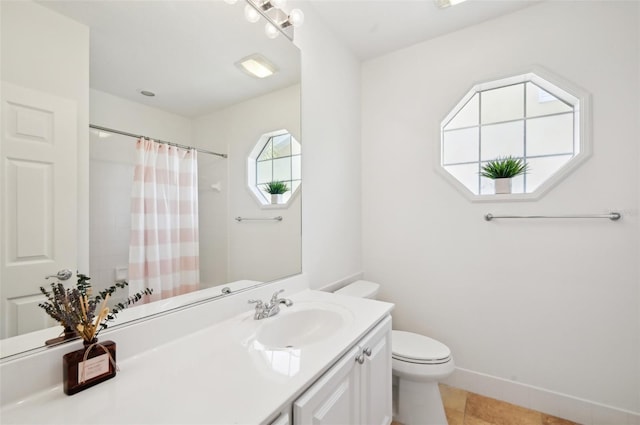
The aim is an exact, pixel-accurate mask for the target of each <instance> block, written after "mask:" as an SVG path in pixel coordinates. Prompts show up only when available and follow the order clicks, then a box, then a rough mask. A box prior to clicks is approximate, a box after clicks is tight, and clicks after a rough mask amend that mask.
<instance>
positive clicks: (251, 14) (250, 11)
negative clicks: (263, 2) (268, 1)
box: [244, 5, 260, 24]
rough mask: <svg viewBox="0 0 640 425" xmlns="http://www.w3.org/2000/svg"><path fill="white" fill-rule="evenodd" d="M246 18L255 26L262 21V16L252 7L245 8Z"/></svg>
mask: <svg viewBox="0 0 640 425" xmlns="http://www.w3.org/2000/svg"><path fill="white" fill-rule="evenodd" d="M244 18H245V19H246V20H247V21H249V22H251V23H252V24H253V23H255V22H258V21H259V20H260V14H259V13H258V11H257V10H255V9H254V8H253V7H252V6H250V5H246V6H245V7H244Z"/></svg>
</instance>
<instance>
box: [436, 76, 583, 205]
mask: <svg viewBox="0 0 640 425" xmlns="http://www.w3.org/2000/svg"><path fill="white" fill-rule="evenodd" d="M529 81H530V82H532V83H534V84H535V85H537V86H539V87H540V88H542V89H543V90H545V91H547V92H549V93H550V94H552V95H554V96H555V97H557V98H558V99H560V100H562V101H564V102H566V103H569V104H572V105H574V111H575V118H576V121H575V126H574V133H575V137H576V138H577V140H578V146H579V149H578V150H579V152H578V153H577V154H576V155H575V156H574V157H573V158H571V159H570V160H569V161H568V162H567V163H566V164H565V165H563V166H562V167H561V168H560V169H558V170H557V171H556V172H555V173H554V174H552V175H551V176H550V177H549V178H548V179H547V180H545V181H544V182H543V183H542V184H541V185H540V186H538V187H537V188H536V190H535V191H533V192H530V193H512V194H500V195H495V194H475V193H473V192H471V191H470V190H469V189H468V188H467V187H466V186H465V185H464V184H463V183H462V182H460V181H459V180H458V179H457V178H455V177H454V176H453V175H452V174H450V173H449V172H448V171H447V170H446V169H445V168H444V166H443V159H444V149H443V142H444V137H443V135H444V132H443V130H444V128H445V126H446V125H447V123H449V121H451V119H453V117H454V116H455V115H457V113H458V112H460V110H461V109H462V108H463V107H464V106H465V105H466V104H467V102H468V101H469V100H470V99H471V98H472V97H473V96H474V95H475V94H476V93H477V92H481V91H486V90H491V89H496V88H500V87H504V86H509V85H513V84H520V83H526V82H529ZM438 140H439V143H438V144H437V147H438V154H437V156H436V159H437V161H438V163H437V166H436V170H438V173H439V174H440V175H441V176H442V177H444V178H445V180H447V181H448V182H449V183H450V184H451V185H452V186H453V187H455V188H456V189H457V190H458V191H459V192H460V193H461V194H463V195H464V196H465V197H467V198H468V199H469V200H471V201H474V202H476V201H477V202H496V201H522V200H536V199H539V198H540V197H542V196H543V195H544V194H545V193H547V192H548V191H549V190H551V189H552V188H553V187H554V186H556V185H557V184H558V183H560V182H561V181H562V180H564V179H565V178H566V177H567V176H568V175H569V174H570V173H572V172H573V171H574V170H575V169H576V168H577V167H579V166H580V165H581V164H582V163H584V161H586V160H587V159H588V158H589V156H591V150H592V147H591V96H590V94H589V93H588V92H587V91H586V90H584V89H582V88H580V87H578V86H576V85H575V84H572V83H570V82H568V81H566V80H564V79H562V78H560V77H558V76H556V75H554V74H552V73H551V72H549V71H547V70H544V69H541V68H535V69H533V70H532V71H531V72H527V73H524V74H520V75H516V76H512V77H507V78H502V79H498V80H494V81H489V82H484V83H480V84H476V85H474V86H473V87H472V88H471V89H470V90H469V91H468V92H467V94H466V95H465V96H464V97H463V98H462V99H461V100H460V101H459V102H458V103H457V104H456V106H455V107H454V108H452V109H451V112H449V113H448V114H447V115H446V117H445V118H444V119H443V120H442V121H441V123H440V127H439V135H438Z"/></svg>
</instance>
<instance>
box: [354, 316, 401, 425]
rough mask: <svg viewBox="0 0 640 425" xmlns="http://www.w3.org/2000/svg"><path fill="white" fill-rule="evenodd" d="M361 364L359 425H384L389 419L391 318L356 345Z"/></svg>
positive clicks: (390, 414)
mask: <svg viewBox="0 0 640 425" xmlns="http://www.w3.org/2000/svg"><path fill="white" fill-rule="evenodd" d="M360 347H361V348H362V352H363V354H364V356H365V357H364V363H363V364H362V413H361V415H362V422H361V423H362V424H366V425H388V424H390V423H391V419H392V410H393V407H392V377H391V375H392V374H391V317H387V318H386V319H384V320H383V321H382V323H380V324H379V325H378V326H376V328H375V329H374V330H373V331H371V332H370V333H369V334H368V335H367V336H366V337H365V338H364V339H363V340H362V342H361V343H360Z"/></svg>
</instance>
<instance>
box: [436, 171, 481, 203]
mask: <svg viewBox="0 0 640 425" xmlns="http://www.w3.org/2000/svg"><path fill="white" fill-rule="evenodd" d="M444 169H445V170H447V171H448V172H449V173H450V174H451V175H452V176H453V177H455V178H456V179H457V180H458V181H459V182H460V183H462V184H463V185H465V186H466V187H467V189H469V190H470V191H471V192H472V193H474V194H476V195H477V194H478V177H479V175H480V174H479V173H478V164H463V165H447V166H445V167H444Z"/></svg>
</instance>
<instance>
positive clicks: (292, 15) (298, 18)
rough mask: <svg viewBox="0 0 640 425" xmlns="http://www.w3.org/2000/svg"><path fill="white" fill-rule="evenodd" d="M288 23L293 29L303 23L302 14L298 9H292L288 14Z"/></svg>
mask: <svg viewBox="0 0 640 425" xmlns="http://www.w3.org/2000/svg"><path fill="white" fill-rule="evenodd" d="M288 20H289V23H290V24H291V25H293V26H294V27H299V26H300V25H302V24H303V22H304V13H302V10H300V9H293V10H292V11H291V12H289V19H288Z"/></svg>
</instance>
